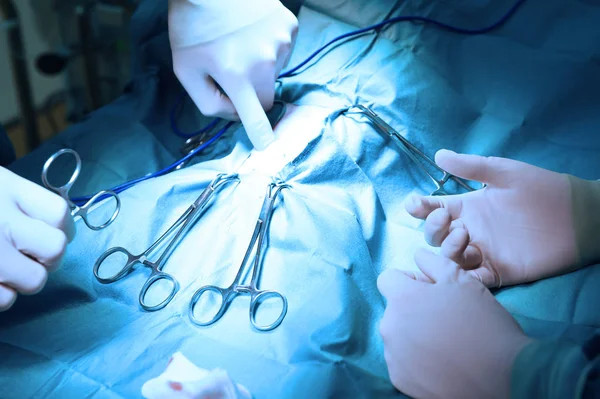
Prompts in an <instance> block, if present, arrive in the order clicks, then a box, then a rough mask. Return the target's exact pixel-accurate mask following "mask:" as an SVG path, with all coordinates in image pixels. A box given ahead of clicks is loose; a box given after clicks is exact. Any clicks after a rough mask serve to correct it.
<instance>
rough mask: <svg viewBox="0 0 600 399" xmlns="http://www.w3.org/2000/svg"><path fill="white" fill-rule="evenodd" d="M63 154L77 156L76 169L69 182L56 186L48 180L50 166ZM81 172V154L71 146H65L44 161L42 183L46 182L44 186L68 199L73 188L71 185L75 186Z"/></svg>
mask: <svg viewBox="0 0 600 399" xmlns="http://www.w3.org/2000/svg"><path fill="white" fill-rule="evenodd" d="M63 154H71V155H73V156H74V157H75V170H74V171H73V174H72V175H71V178H70V179H69V181H68V182H66V183H65V184H63V185H62V186H59V187H56V186H54V185H52V184H50V182H49V181H48V171H49V170H50V166H51V165H52V163H53V162H54V161H55V160H56V159H57V158H58V157H60V156H61V155H63ZM80 172H81V157H79V154H78V153H77V152H76V151H75V150H71V149H70V148H63V149H62V150H59V151H57V152H55V153H54V154H52V156H50V158H48V160H46V163H44V167H43V168H42V183H44V186H46V188H48V189H50V190H52V191H54V192H56V193H58V194H60V195H61V196H62V197H66V198H65V199H68V197H69V196H68V192H69V190H70V189H71V187H73V184H75V181H76V180H77V178H78V177H79V173H80Z"/></svg>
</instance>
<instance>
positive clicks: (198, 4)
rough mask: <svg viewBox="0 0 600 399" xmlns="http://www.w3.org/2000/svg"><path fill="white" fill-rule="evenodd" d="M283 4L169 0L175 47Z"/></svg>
mask: <svg viewBox="0 0 600 399" xmlns="http://www.w3.org/2000/svg"><path fill="white" fill-rule="evenodd" d="M278 7H282V5H281V2H280V1H279V0H169V39H170V41H171V47H172V48H181V47H189V46H194V45H197V44H200V43H206V42H209V41H211V40H214V39H216V38H218V37H221V36H224V35H227V34H229V33H232V32H234V31H237V30H239V29H242V28H244V27H246V26H249V25H251V24H253V23H255V22H256V21H258V20H260V19H262V18H264V17H266V16H267V15H269V14H271V13H272V12H274V11H275V10H276V9H277V8H278Z"/></svg>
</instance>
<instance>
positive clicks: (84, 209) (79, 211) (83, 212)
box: [42, 148, 121, 230]
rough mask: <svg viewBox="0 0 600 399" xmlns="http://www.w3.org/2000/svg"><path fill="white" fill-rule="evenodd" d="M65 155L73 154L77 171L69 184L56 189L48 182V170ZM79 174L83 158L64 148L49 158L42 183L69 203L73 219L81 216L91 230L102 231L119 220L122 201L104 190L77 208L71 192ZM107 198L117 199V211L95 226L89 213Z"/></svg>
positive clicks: (111, 192) (43, 171)
mask: <svg viewBox="0 0 600 399" xmlns="http://www.w3.org/2000/svg"><path fill="white" fill-rule="evenodd" d="M63 154H71V155H73V156H74V157H75V170H74V171H73V173H72V174H71V178H70V179H69V181H68V182H66V183H65V184H64V185H62V186H59V187H56V186H53V185H52V184H50V182H49V181H48V170H50V167H51V166H52V163H54V161H56V159H57V158H58V157H60V156H61V155H63ZM79 172H81V158H80V157H79V154H78V153H77V152H76V151H74V150H71V149H68V148H64V149H62V150H59V151H57V152H55V153H54V154H53V155H52V156H51V157H50V158H48V160H47V161H46V163H45V164H44V168H43V169H42V183H44V186H46V188H47V189H48V190H51V191H54V192H55V193H56V194H58V195H60V196H61V197H62V198H63V199H64V200H65V201H67V203H68V204H69V207H70V208H71V216H72V217H73V218H75V217H77V216H79V217H81V219H83V222H84V223H85V224H86V226H87V227H89V228H90V229H92V230H102V229H103V228H105V227H107V226H108V225H109V224H111V223H112V222H113V221H114V220H115V219H116V218H117V215H118V214H119V211H120V210H121V200H120V199H119V196H118V195H117V194H116V193H114V192H113V191H106V190H103V191H100V192H99V193H96V194H95V195H94V196H93V197H92V198H90V200H89V201H88V202H86V203H85V205H82V206H77V205H76V204H75V203H73V201H71V199H70V198H69V191H70V190H71V188H72V187H73V185H74V184H75V181H76V180H77V178H78V177H79ZM105 197H112V198H114V199H115V201H116V206H115V210H114V212H113V213H112V215H111V217H110V218H109V219H108V220H107V221H106V222H104V223H103V224H101V225H96V224H93V223H91V222H90V221H89V219H88V212H89V211H90V208H91V207H93V206H94V205H95V204H96V203H98V202H100V201H102V200H103V199H104V198H105Z"/></svg>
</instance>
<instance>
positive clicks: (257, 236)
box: [189, 183, 289, 331]
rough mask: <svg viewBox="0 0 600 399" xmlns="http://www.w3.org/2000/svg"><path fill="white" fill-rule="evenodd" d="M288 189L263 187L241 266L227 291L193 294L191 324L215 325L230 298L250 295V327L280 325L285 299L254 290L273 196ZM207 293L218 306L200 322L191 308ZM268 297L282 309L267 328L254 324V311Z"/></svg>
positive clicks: (210, 289) (211, 287)
mask: <svg viewBox="0 0 600 399" xmlns="http://www.w3.org/2000/svg"><path fill="white" fill-rule="evenodd" d="M287 187H289V186H288V185H286V184H284V183H270V184H269V185H268V187H267V193H266V195H265V199H264V201H263V204H262V208H261V210H260V215H259V217H258V220H257V221H256V226H255V228H254V233H253V234H252V238H251V239H250V245H249V246H248V249H247V250H246V254H245V255H244V259H243V260H242V264H241V265H240V268H239V269H238V272H237V275H236V276H235V279H234V280H233V283H232V284H231V285H230V286H229V287H227V288H221V287H217V286H215V285H205V286H204V287H201V288H200V289H198V291H196V293H195V294H194V296H193V297H192V300H191V301H190V307H189V315H190V319H191V320H192V322H193V323H194V324H196V325H198V326H209V325H211V324H213V323H215V322H217V321H218V320H219V319H220V318H221V317H223V315H224V314H225V312H226V311H227V309H228V308H229V305H230V304H231V302H232V301H233V299H234V298H235V297H236V296H238V295H242V294H246V295H250V323H251V324H252V327H254V328H255V329H257V330H259V331H270V330H273V329H275V328H277V327H278V326H279V325H280V324H281V322H282V321H283V319H284V317H285V315H286V313H287V306H288V305H287V299H286V297H285V296H283V295H282V294H281V293H279V292H277V291H270V290H259V289H258V279H259V276H260V263H261V254H262V246H263V244H264V240H265V236H266V233H267V230H268V226H269V221H270V219H271V215H272V214H273V210H274V205H275V200H276V199H277V195H278V194H279V192H280V191H281V190H283V189H284V188H287ZM255 245H256V254H255V255H254V259H253V261H252V279H251V280H250V285H244V284H241V283H242V275H243V271H244V265H246V262H247V261H248V259H250V256H251V254H252V250H253V249H254V246H255ZM207 292H214V293H216V294H218V295H219V296H220V297H221V306H220V308H219V310H218V312H217V313H216V314H215V315H214V317H213V318H212V319H210V320H208V321H201V320H199V319H198V318H197V317H196V316H195V315H194V308H195V307H196V304H197V303H198V301H199V300H200V298H201V297H202V295H204V294H205V293H207ZM268 298H277V299H279V300H281V303H282V309H281V313H280V314H279V317H278V318H277V320H275V321H274V322H273V323H271V324H268V325H259V324H258V323H257V321H256V311H257V310H258V308H259V306H260V304H261V303H262V302H263V301H265V300H266V299H268Z"/></svg>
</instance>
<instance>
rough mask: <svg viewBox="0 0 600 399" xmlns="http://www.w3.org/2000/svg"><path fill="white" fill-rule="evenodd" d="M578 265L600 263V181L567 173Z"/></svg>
mask: <svg viewBox="0 0 600 399" xmlns="http://www.w3.org/2000/svg"><path fill="white" fill-rule="evenodd" d="M569 182H570V184H571V194H572V212H573V223H574V227H575V237H576V240H577V249H578V258H579V259H578V264H577V266H578V267H584V266H589V265H593V264H596V263H600V234H599V232H600V212H598V209H599V208H600V181H597V180H583V179H579V178H577V177H574V176H570V175H569Z"/></svg>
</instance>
